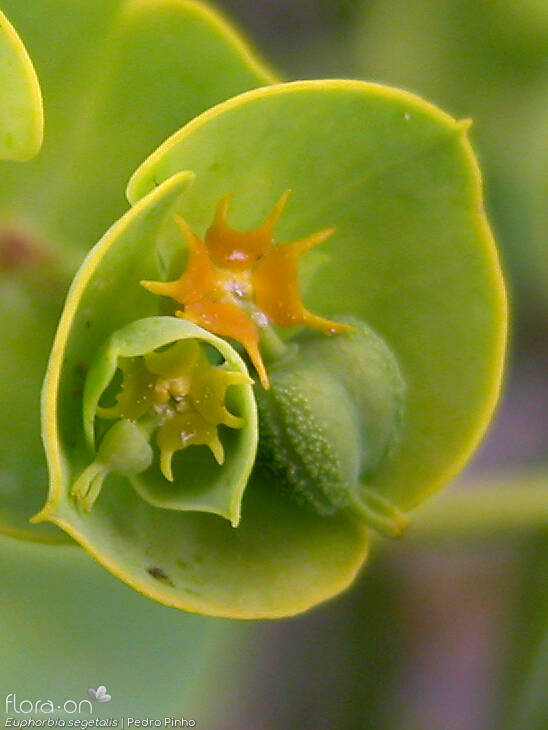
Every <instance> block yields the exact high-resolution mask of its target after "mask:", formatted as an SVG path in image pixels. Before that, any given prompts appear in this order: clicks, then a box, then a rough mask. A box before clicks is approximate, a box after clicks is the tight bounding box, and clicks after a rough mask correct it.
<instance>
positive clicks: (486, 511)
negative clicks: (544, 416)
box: [405, 469, 548, 540]
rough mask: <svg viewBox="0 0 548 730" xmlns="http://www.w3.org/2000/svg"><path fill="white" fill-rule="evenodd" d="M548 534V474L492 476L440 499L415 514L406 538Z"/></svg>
mask: <svg viewBox="0 0 548 730" xmlns="http://www.w3.org/2000/svg"><path fill="white" fill-rule="evenodd" d="M535 529H544V530H546V529H548V470H546V469H538V470H537V471H523V472H520V473H516V474H514V475H512V476H511V477H509V476H508V475H502V474H500V475H495V474H491V475H489V476H488V477H483V478H478V480H477V482H470V483H468V484H462V485H460V486H458V487H453V488H451V489H450V490H449V491H446V492H444V493H443V494H440V495H439V496H438V497H435V498H433V499H431V500H428V501H427V502H426V503H425V504H424V505H421V506H420V507H419V508H417V509H416V510H415V511H413V512H411V515H410V525H409V527H408V528H407V530H406V531H405V536H406V538H411V539H413V538H416V539H428V540H443V539H452V538H455V537H459V538H468V537H469V538H470V539H474V538H477V537H488V536H489V535H498V534H501V533H516V532H524V531H528V530H535Z"/></svg>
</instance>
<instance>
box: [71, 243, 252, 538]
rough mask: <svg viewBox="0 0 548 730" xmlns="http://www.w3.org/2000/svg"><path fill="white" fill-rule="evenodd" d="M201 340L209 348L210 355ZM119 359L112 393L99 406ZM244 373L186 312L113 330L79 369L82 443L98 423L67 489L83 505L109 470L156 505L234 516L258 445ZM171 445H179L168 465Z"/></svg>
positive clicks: (238, 362)
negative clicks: (118, 381) (85, 460)
mask: <svg viewBox="0 0 548 730" xmlns="http://www.w3.org/2000/svg"><path fill="white" fill-rule="evenodd" d="M114 245H115V244H114ZM99 275H100V274H99ZM111 295H114V296H116V292H109V293H108V296H111ZM120 295H121V296H123V295H124V292H123V291H122V292H120ZM207 346H208V347H209V350H210V351H212V352H213V353H214V355H216V356H217V357H216V358H215V360H214V361H213V362H210V360H209V358H208V356H207V354H206V351H205V347H207ZM157 350H160V352H156V351H157ZM120 369H122V372H123V378H124V379H123V381H122V386H121V390H119V391H118V394H117V402H116V403H115V404H114V405H113V406H110V407H107V408H104V407H103V408H101V407H100V406H99V401H100V399H101V396H102V395H103V393H104V392H105V391H106V390H107V388H108V387H109V385H110V384H111V382H112V380H113V378H114V377H115V374H116V372H117V371H118V370H120ZM252 382H253V381H252V380H251V378H250V377H249V375H248V374H247V369H246V367H245V364H244V362H243V361H242V360H241V358H240V356H239V355H238V354H237V352H236V351H235V350H234V349H233V348H232V347H231V346H230V345H229V344H228V343H227V342H225V341H224V340H221V339H219V338H218V337H215V336H214V335H211V334H210V333H209V332H206V331H205V330H203V329H201V328H200V327H197V326H196V325H193V324H192V323H190V322H185V321H183V320H178V319H175V318H174V317H148V318H145V319H140V320H137V321H136V322H132V323H130V324H129V325H127V326H126V327H123V328H122V329H121V330H117V331H116V332H114V333H112V334H111V335H110V337H109V338H108V340H107V341H106V342H105V344H104V345H103V346H102V347H101V349H100V350H99V352H98V353H97V356H96V357H95V358H94V360H93V361H92V364H91V367H90V370H89V373H88V376H87V378H86V384H85V387H84V395H83V424H82V425H83V430H84V434H85V436H86V440H87V443H88V446H91V449H90V450H93V446H94V444H95V442H96V438H95V431H96V425H97V421H99V422H101V420H102V422H103V424H102V425H103V428H102V431H103V433H102V436H101V442H100V445H98V447H97V456H96V458H95V459H94V461H93V462H92V463H91V464H90V465H88V467H87V468H86V469H85V470H84V472H83V473H82V475H81V476H80V477H78V479H77V480H76V482H74V484H73V488H72V493H73V496H74V495H75V494H76V495H79V496H80V498H81V499H82V501H83V502H84V505H85V509H87V511H90V510H91V508H92V506H93V502H94V501H95V498H96V496H98V490H100V489H101V488H102V482H103V480H104V479H105V478H106V476H108V474H110V473H117V474H121V475H124V476H127V477H128V479H129V480H130V481H131V483H132V485H133V486H134V488H135V489H136V490H137V492H138V493H139V494H140V495H141V497H142V498H143V499H145V500H146V501H147V502H149V503H150V504H152V505H154V506H156V507H162V508H164V509H175V510H192V511H201V512H212V513H213V514H219V515H221V516H222V517H225V518H226V519H228V520H230V521H231V523H232V525H233V526H237V525H238V522H239V521H240V504H241V500H242V495H243V492H244V489H245V487H246V484H247V480H248V479H249V475H250V473H251V468H252V466H253V463H254V460H255V451H256V445H257V415H256V406H255V399H254V397H253V393H252V389H251V383H252ZM228 404H230V410H229V408H228V407H227V406H228ZM105 428H106V429H107V430H106V431H105ZM220 431H222V433H220ZM154 437H155V441H154ZM154 442H156V444H157V447H158V450H159V454H157V458H156V462H155V463H154V464H153V461H154V454H153V445H154ZM193 446H204V447H207V448H200V449H194V448H192V447H193ZM176 452H182V453H181V458H179V459H178V463H177V465H176V466H175V465H173V463H172V462H173V461H174V454H175V453H176ZM86 472H87V474H86ZM82 477H83V478H82ZM90 491H91V495H90Z"/></svg>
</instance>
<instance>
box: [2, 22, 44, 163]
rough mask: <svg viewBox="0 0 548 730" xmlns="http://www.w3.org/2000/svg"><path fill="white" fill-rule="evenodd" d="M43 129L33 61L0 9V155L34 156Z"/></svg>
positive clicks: (10, 156) (42, 116)
mask: <svg viewBox="0 0 548 730" xmlns="http://www.w3.org/2000/svg"><path fill="white" fill-rule="evenodd" d="M43 131H44V115H43V111H42V96H41V93H40V86H39V84H38V79H37V78H36V73H35V71H34V68H33V65H32V61H31V60H30V58H29V55H28V53H27V51H26V50H25V46H24V45H23V43H22V42H21V39H20V38H19V36H18V35H17V33H16V31H15V29H14V28H13V26H12V25H11V24H10V23H9V21H8V19H7V18H6V16H5V15H4V14H3V13H2V11H0V159H4V160H28V159H30V158H31V157H34V156H35V155H37V154H38V151H39V150H40V146H41V145H42V136H43Z"/></svg>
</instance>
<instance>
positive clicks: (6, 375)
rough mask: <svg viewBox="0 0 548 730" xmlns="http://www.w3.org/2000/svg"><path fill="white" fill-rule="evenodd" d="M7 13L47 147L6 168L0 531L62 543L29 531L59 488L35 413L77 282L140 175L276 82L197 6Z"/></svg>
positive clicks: (22, 8) (169, 0)
mask: <svg viewBox="0 0 548 730" xmlns="http://www.w3.org/2000/svg"><path fill="white" fill-rule="evenodd" d="M2 7H3V9H4V10H5V11H6V12H7V13H8V14H9V15H10V17H11V18H12V19H13V22H14V23H15V24H16V26H17V28H18V30H19V31H20V33H21V34H22V37H24V38H25V42H26V43H27V44H28V47H29V49H30V52H31V54H32V57H33V59H34V61H35V64H36V68H37V70H38V73H39V75H40V79H41V84H42V89H43V93H44V105H45V110H46V115H47V135H46V140H45V144H44V147H43V149H42V151H41V154H40V155H39V157H37V158H36V159H35V160H33V161H31V162H29V163H28V164H27V165H25V166H20V165H18V164H17V165H15V164H10V163H3V164H2V170H1V179H2V182H1V184H0V248H3V247H4V246H6V245H8V246H11V247H12V248H15V250H16V253H18V254H19V253H21V254H22V256H21V258H20V259H18V260H19V261H20V263H19V264H18V265H16V266H13V267H11V268H9V270H8V269H7V270H6V271H0V307H1V308H2V311H3V312H4V313H5V316H4V317H3V318H2V323H1V326H0V339H1V340H2V343H3V347H4V351H5V352H6V353H9V356H6V357H3V358H2V363H1V366H0V390H1V391H2V393H3V396H4V398H5V400H4V403H3V406H4V407H3V408H2V412H1V414H0V431H1V432H2V434H3V438H2V441H1V443H0V463H1V464H2V470H1V475H0V530H1V531H4V532H8V531H9V532H10V533H14V534H18V535H20V536H30V537H31V539H36V538H41V539H48V540H49V539H55V540H58V539H60V536H61V533H60V532H59V531H57V530H56V531H55V534H54V532H53V530H52V529H50V528H51V526H46V525H35V526H29V525H28V518H29V517H30V516H31V515H32V514H33V513H35V512H36V511H37V510H38V508H39V506H40V504H41V503H43V500H44V495H45V490H46V487H47V474H46V469H45V464H44V457H43V453H42V448H41V444H40V435H39V415H38V409H37V403H38V402H39V393H40V386H41V382H42V379H43V375H44V371H45V367H46V363H47V357H48V352H49V350H50V347H51V341H52V339H53V334H54V331H55V326H56V321H57V318H58V316H59V312H60V310H61V307H62V300H63V297H64V294H65V291H66V288H67V287H68V284H69V281H70V278H71V277H72V275H73V274H74V272H75V270H76V269H77V267H78V265H79V264H80V262H81V259H82V257H83V255H84V253H85V252H86V251H87V250H89V249H90V248H91V246H92V245H93V244H94V243H95V242H96V241H97V240H98V238H100V236H101V235H102V234H103V232H104V231H105V230H106V229H107V227H108V226H109V225H110V224H111V223H113V222H114V221H115V220H116V219H117V218H118V217H119V216H120V215H122V213H123V212H124V211H125V210H126V209H127V201H126V200H125V198H124V195H123V186H124V185H125V183H126V181H127V179H128V177H129V175H130V174H131V172H132V171H133V170H134V168H135V166H136V165H138V164H139V163H140V162H141V161H142V160H143V159H144V158H145V157H146V155H147V154H148V153H149V152H151V151H152V150H153V149H154V147H155V146H156V145H158V144H159V143H160V142H161V141H162V140H163V139H164V138H165V137H166V136H167V135H168V134H170V133H171V132H172V131H173V130H175V129H177V128H178V127H179V126H180V125H181V124H184V123H185V122H187V121H188V120H190V119H192V118H193V117H194V116H195V115H196V114H199V113H200V112H202V111H204V110H205V109H207V108H208V107H209V106H211V105H212V104H215V103H217V102H219V101H222V100H223V99H226V98H228V97H230V96H232V95H233V94H237V93H239V92H241V91H245V90H246V89H249V88H253V87H256V86H259V85H261V84H263V83H268V81H269V80H270V79H271V76H270V73H269V72H268V71H267V70H265V69H264V68H263V66H262V65H261V64H260V63H259V62H258V61H257V60H256V59H255V57H254V56H253V55H252V53H251V52H250V51H249V50H248V49H247V47H246V45H245V44H244V42H243V40H242V39H241V37H240V36H239V35H238V34H237V33H235V31H234V30H233V29H232V28H231V27H230V26H229V25H228V23H226V22H225V21H224V20H223V19H222V18H221V17H219V15H218V14H217V13H216V12H214V11H213V10H210V9H209V8H207V7H206V6H204V5H202V4H201V3H199V2H192V1H191V0H159V1H154V2H152V1H148V0H126V1H125V2H122V1H121V0H34V1H33V2H31V3H21V2H20V0H4V1H3V3H2ZM0 88H2V89H3V86H2V84H0ZM29 332H32V333H33V336H32V337H29ZM21 382H24V387H19V386H18V385H17V384H18V383H21ZM13 413H17V414H18V417H17V419H13V415H12V414H13Z"/></svg>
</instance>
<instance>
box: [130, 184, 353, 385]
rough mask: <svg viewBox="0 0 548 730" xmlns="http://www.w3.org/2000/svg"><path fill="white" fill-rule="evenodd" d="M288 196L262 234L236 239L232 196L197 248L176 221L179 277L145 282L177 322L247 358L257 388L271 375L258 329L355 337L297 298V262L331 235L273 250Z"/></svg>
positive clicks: (222, 201)
mask: <svg viewBox="0 0 548 730" xmlns="http://www.w3.org/2000/svg"><path fill="white" fill-rule="evenodd" d="M288 196H289V191H286V192H285V193H284V194H283V195H282V196H281V198H280V199H279V200H278V202H277V203H276V205H275V206H274V208H273V210H272V212H271V213H270V214H269V215H268V217H267V218H266V220H265V221H264V222H263V223H262V225H261V226H259V227H258V228H256V229H254V230H252V231H236V230H234V229H233V228H231V227H230V226H229V225H228V222H227V212H228V206H229V203H230V199H231V196H230V195H225V196H224V197H222V198H221V199H220V200H219V202H218V203H217V207H216V210H215V216H214V220H213V223H212V224H211V226H210V227H209V229H208V230H207V232H206V235H205V240H204V241H202V240H201V239H200V238H199V237H198V236H197V235H196V234H195V233H194V232H193V231H192V230H191V229H190V228H189V226H188V225H187V223H186V222H185V221H184V220H183V219H182V218H181V217H179V216H176V220H177V222H178V224H179V227H180V229H181V232H182V234H183V236H184V238H185V240H186V243H187V246H188V260H187V264H186V268H185V269H184V271H183V272H182V274H181V276H180V277H179V278H178V279H177V280H175V281H170V282H158V281H142V282H141V284H142V285H143V286H144V287H145V288H146V289H148V290H149V291H151V292H153V293H154V294H159V295H161V296H168V297H171V298H172V299H174V300H175V301H176V302H178V303H179V304H182V305H183V309H182V310H180V311H177V312H176V315H177V316H178V317H182V318H184V319H187V320H189V321H190V322H194V323H195V324H197V325H199V326H200V327H203V328H204V329H206V330H208V331H209V332H212V333H214V334H216V335H219V336H221V337H229V338H231V339H233V340H236V341H237V342H239V343H240V344H241V345H243V347H244V348H245V350H246V351H247V353H248V355H249V357H250V359H251V362H252V363H253V366H254V367H255V370H256V371H257V373H258V374H259V378H260V381H261V384H262V386H263V387H264V388H268V386H269V383H268V375H267V372H266V368H265V366H264V363H263V359H262V356H261V351H260V349H259V341H260V328H261V327H267V326H269V324H270V323H274V324H276V325H279V326H280V327H295V326H298V325H304V326H306V327H312V328H314V329H317V330H321V331H322V332H324V333H325V334H327V335H332V334H335V333H337V332H344V331H348V330H350V329H352V328H351V327H349V326H348V325H345V324H339V323H337V322H332V321H331V320H328V319H324V318H323V317H318V316H316V315H315V314H312V313H311V312H309V311H308V310H307V309H306V308H305V306H304V304H303V302H302V299H301V295H300V291H299V259H300V257H301V256H302V254H304V253H305V252H306V251H308V250H309V249H311V248H313V247H314V246H316V245H318V244H319V243H321V242H322V241H324V240H325V239H326V238H327V237H328V236H330V235H331V233H333V229H332V228H327V229H325V230H322V231H319V232H318V233H313V234H312V235H310V236H307V237H306V238H302V239H299V240H297V241H292V242H290V243H279V244H275V243H274V228H275V226H276V223H277V221H278V219H279V218H280V215H281V214H282V211H283V209H284V207H285V204H286V202H287V198H288Z"/></svg>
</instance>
